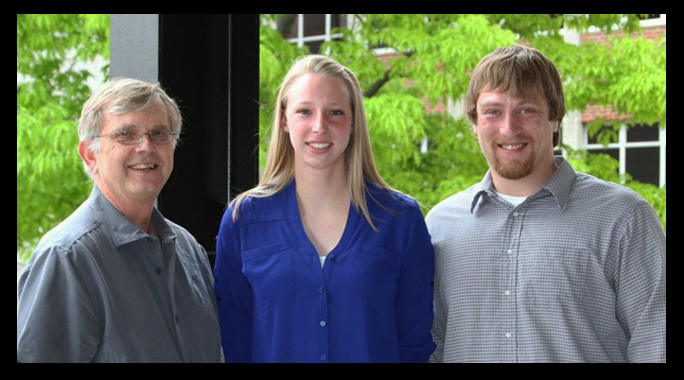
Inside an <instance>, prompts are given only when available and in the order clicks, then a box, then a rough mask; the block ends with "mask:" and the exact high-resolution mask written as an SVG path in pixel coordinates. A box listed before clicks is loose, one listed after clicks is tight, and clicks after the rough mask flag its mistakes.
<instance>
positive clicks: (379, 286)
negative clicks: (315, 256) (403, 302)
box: [349, 245, 400, 302]
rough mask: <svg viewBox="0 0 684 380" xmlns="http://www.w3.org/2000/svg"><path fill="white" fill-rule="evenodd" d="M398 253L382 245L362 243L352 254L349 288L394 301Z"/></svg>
mask: <svg viewBox="0 0 684 380" xmlns="http://www.w3.org/2000/svg"><path fill="white" fill-rule="evenodd" d="M399 261H400V260H399V254H398V253H397V252H394V251H390V250H388V249H386V248H383V247H375V246H368V245H362V246H361V247H360V248H359V250H358V251H356V252H355V254H354V261H353V263H352V270H351V273H350V274H349V289H350V290H351V291H353V292H356V293H360V294H362V295H366V296H370V297H375V298H380V299H384V300H388V301H391V302H394V298H395V297H394V296H395V294H396V292H397V281H398V280H399V267H400V265H399Z"/></svg>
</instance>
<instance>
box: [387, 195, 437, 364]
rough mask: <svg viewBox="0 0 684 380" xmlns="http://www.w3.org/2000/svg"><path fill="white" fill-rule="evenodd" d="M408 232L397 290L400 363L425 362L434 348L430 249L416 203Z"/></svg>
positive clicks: (432, 266) (432, 272)
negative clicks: (431, 331) (431, 332)
mask: <svg viewBox="0 0 684 380" xmlns="http://www.w3.org/2000/svg"><path fill="white" fill-rule="evenodd" d="M410 216H411V218H412V223H411V224H410V225H411V226H412V227H411V231H410V233H409V234H407V236H408V237H409V238H408V244H407V245H406V247H407V251H406V252H405V255H406V256H405V259H404V262H403V263H402V268H401V273H400V278H399V284H398V291H397V301H396V302H397V327H398V330H399V350H400V352H399V354H400V360H401V361H402V362H421V363H424V362H427V360H428V358H429V357H430V354H432V352H433V351H434V349H435V344H434V343H433V341H432V336H431V334H430V328H431V326H432V318H433V312H432V300H433V288H432V286H433V277H434V273H435V261H434V250H433V248H432V243H431V242H430V235H429V234H428V231H427V227H426V225H425V220H424V219H423V215H422V213H421V212H420V208H418V206H414V207H412V210H411V213H410Z"/></svg>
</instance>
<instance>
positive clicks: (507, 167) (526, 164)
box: [492, 139, 536, 180]
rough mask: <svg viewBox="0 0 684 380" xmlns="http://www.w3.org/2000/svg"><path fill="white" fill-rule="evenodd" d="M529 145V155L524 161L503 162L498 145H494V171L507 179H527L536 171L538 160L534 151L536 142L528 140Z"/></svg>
mask: <svg viewBox="0 0 684 380" xmlns="http://www.w3.org/2000/svg"><path fill="white" fill-rule="evenodd" d="M522 142H526V143H527V147H526V149H529V150H530V152H529V155H528V157H527V158H526V159H525V160H524V161H511V160H506V161H503V160H501V159H500V157H499V155H498V154H497V152H498V149H499V148H498V144H496V143H494V144H492V149H493V152H495V153H494V154H492V170H494V171H495V172H496V173H497V174H499V175H500V176H501V177H503V178H506V179H512V180H516V179H521V178H524V177H527V176H528V175H530V173H532V171H533V170H534V163H535V161H536V160H535V158H536V152H535V151H534V141H533V140H532V139H526V140H525V141H522Z"/></svg>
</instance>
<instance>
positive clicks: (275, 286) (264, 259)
mask: <svg viewBox="0 0 684 380" xmlns="http://www.w3.org/2000/svg"><path fill="white" fill-rule="evenodd" d="M242 271H243V273H244V274H245V276H247V279H248V280H249V282H250V284H251V285H252V290H253V291H254V296H255V297H256V298H257V299H262V298H272V297H279V296H282V295H285V294H289V293H294V292H296V291H297V281H296V276H295V271H294V265H293V263H292V257H291V255H290V250H289V248H288V246H287V243H284V242H283V243H274V244H268V245H265V246H262V247H258V248H254V249H250V250H248V251H245V252H244V253H243V254H242Z"/></svg>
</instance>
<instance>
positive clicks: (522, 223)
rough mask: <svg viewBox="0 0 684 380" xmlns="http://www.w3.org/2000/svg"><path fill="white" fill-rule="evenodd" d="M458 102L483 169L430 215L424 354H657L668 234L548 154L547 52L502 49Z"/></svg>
mask: <svg viewBox="0 0 684 380" xmlns="http://www.w3.org/2000/svg"><path fill="white" fill-rule="evenodd" d="M464 107H465V111H466V114H467V116H468V118H469V120H470V122H471V123H472V124H473V131H474V133H475V134H476V135H477V138H478V141H479V142H480V146H481V148H482V152H483V153H484V155H485V157H486V158H487V161H488V163H489V166H490V170H489V172H488V173H487V174H486V176H485V177H484V179H483V180H482V182H480V183H478V184H476V185H474V186H472V187H471V188H469V189H467V190H465V191H463V192H461V193H458V194H456V195H454V196H452V197H450V198H448V199H446V200H445V201H443V202H441V203H440V204H439V205H437V206H436V207H435V208H433V209H432V210H431V212H430V213H429V214H428V217H427V224H428V229H429V231H430V233H431V235H432V243H433V245H434V247H435V259H436V277H435V306H434V307H435V322H434V326H433V338H434V340H435V343H436V344H437V349H436V351H435V352H434V354H433V355H432V358H431V360H432V361H437V362H464V361H476V362H492V361H493V362H560V361H571V362H624V361H665V355H666V352H665V346H666V343H665V342H666V341H665V335H666V334H665V330H666V327H665V326H666V316H665V314H666V307H665V302H666V301H665V297H666V296H665V294H666V290H665V289H666V288H665V286H666V285H665V282H666V281H665V246H666V244H665V235H664V233H663V230H662V227H661V226H660V223H659V220H658V218H657V216H656V214H655V212H654V211H653V209H652V207H651V206H650V205H649V204H648V203H647V202H646V201H645V200H644V199H643V198H641V197H640V196H639V195H638V194H636V193H634V192H633V191H631V190H629V189H626V188H624V187H621V186H618V185H615V184H612V183H607V182H603V181H601V180H599V179H596V178H594V177H591V176H589V175H586V174H583V173H577V172H575V171H574V170H573V168H572V167H571V166H570V164H569V163H568V162H567V161H565V160H564V159H563V158H562V157H554V155H553V149H554V147H555V146H556V145H557V144H558V136H559V127H560V124H561V122H562V120H563V116H564V114H565V104H564V95H563V88H562V83H561V77H560V75H559V73H558V71H557V69H556V67H555V66H554V64H553V63H552V62H551V61H549V60H548V59H547V58H546V57H544V56H543V55H542V54H541V53H540V52H539V51H537V50H535V49H532V48H527V47H522V46H513V47H510V48H502V49H498V50H496V51H495V52H493V53H492V54H490V55H488V56H487V57H485V58H484V59H483V60H482V61H481V62H480V63H479V64H478V66H477V67H476V69H475V71H474V72H473V75H472V78H471V82H470V86H469V88H468V94H467V97H466V100H465V104H464Z"/></svg>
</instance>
